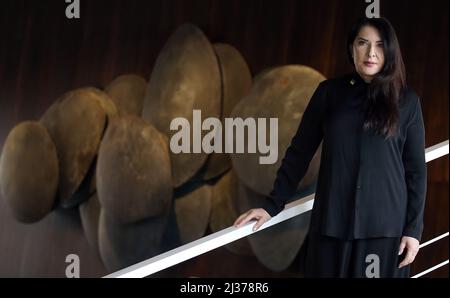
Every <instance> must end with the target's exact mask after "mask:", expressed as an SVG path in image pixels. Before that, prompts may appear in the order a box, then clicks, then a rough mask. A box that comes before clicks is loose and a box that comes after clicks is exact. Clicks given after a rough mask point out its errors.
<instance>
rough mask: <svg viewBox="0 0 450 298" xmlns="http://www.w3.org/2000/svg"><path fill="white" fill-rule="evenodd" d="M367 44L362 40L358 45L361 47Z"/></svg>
mask: <svg viewBox="0 0 450 298" xmlns="http://www.w3.org/2000/svg"><path fill="white" fill-rule="evenodd" d="M365 44H366V42H365V41H362V40H360V41H359V42H358V45H360V46H362V45H365Z"/></svg>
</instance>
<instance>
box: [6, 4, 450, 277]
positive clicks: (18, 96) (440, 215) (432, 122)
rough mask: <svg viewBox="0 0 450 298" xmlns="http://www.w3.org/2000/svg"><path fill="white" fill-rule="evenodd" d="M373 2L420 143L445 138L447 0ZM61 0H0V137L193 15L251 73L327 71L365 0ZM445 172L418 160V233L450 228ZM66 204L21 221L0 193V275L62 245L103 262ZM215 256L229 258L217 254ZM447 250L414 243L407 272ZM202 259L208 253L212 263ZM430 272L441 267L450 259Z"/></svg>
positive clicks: (56, 258)
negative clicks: (409, 99)
mask: <svg viewBox="0 0 450 298" xmlns="http://www.w3.org/2000/svg"><path fill="white" fill-rule="evenodd" d="M380 2H381V14H382V15H383V16H385V17H387V18H388V19H389V20H390V21H391V22H392V24H393V26H394V27H395V28H396V30H397V34H398V37H399V41H400V44H401V47H402V52H403V55H404V60H405V63H406V68H407V74H408V83H409V85H410V86H411V87H412V88H413V89H414V90H415V91H416V92H417V93H418V94H419V95H420V96H421V99H422V105H423V113H424V118H425V125H426V145H427V146H431V145H434V144H436V143H439V142H441V141H444V140H447V139H448V127H449V126H448V101H449V97H448V91H449V90H448V71H449V70H448V63H449V61H448V50H449V48H448V1H447V0H440V1H437V0H433V1H423V0H416V1H412V0H396V1H387V0H384V1H383V0H381V1H380ZM66 5H67V4H66V3H65V1H63V0H49V1H37V0H35V1H32V0H28V1H25V0H6V1H2V4H1V6H2V8H1V10H0V146H1V145H2V144H3V142H4V140H5V138H6V136H7V133H8V132H9V131H10V130H11V128H12V127H13V126H14V125H16V124H18V123H19V122H20V121H23V120H29V119H38V118H39V117H40V116H41V115H42V113H43V112H44V111H45V110H46V109H47V108H48V106H49V105H50V104H51V103H52V102H53V101H54V100H55V99H56V98H57V97H58V96H59V95H61V94H62V93H63V92H65V91H68V90H71V89H74V88H77V87H81V86H86V85H90V86H97V87H102V86H105V85H106V84H107V83H108V82H110V81H111V80H112V79H113V78H115V77H116V76H118V75H120V74H123V73H137V74H140V75H142V76H144V77H146V78H148V77H149V75H150V73H151V70H152V67H153V64H154V62H155V59H156V57H157V54H158V52H159V51H160V49H161V48H162V46H163V45H164V43H165V41H166V40H167V38H168V37H169V35H170V34H171V33H172V32H173V31H174V30H175V29H176V28H177V26H179V25H181V24H182V23H184V22H192V23H194V24H196V25H198V26H199V27H200V28H201V29H202V30H203V31H204V32H205V34H206V35H207V36H208V38H209V39H210V40H211V41H212V42H226V43H230V44H232V45H233V46H235V47H236V48H237V49H238V50H240V51H241V53H242V54H243V56H244V57H245V59H246V60H247V61H248V63H249V65H250V68H251V70H252V72H253V74H257V73H258V72H260V71H261V70H263V69H265V68H268V67H272V66H277V65H283V64H304V65H308V66H310V67H313V68H315V69H317V70H318V71H320V72H322V73H323V74H324V75H325V76H326V77H333V76H338V75H341V74H343V73H345V72H348V71H350V70H352V69H351V65H350V64H349V63H348V62H347V58H346V52H345V39H346V34H347V31H348V30H349V28H350V26H351V24H352V23H353V22H354V21H355V20H356V18H357V17H359V16H361V15H363V14H364V11H365V7H366V5H367V4H366V3H365V1H364V0H345V1H337V0H335V1H333V0H276V1H275V0H273V1H272V0H216V1H214V0H159V1H156V0H152V1H148V0H129V1H125V0H123V1H119V0H95V1H92V0H81V19H78V20H68V19H67V18H66V17H65V8H66ZM448 173H449V169H448V156H447V157H445V158H441V159H439V160H436V161H433V162H431V163H430V164H429V165H428V177H429V178H428V197H427V204H426V214H425V231H424V237H423V240H424V241H426V240H429V239H431V238H433V237H435V236H437V235H440V234H442V233H444V232H447V231H448V218H449V217H448V181H449V177H448ZM62 213H64V212H62ZM66 213H68V214H61V212H58V213H53V214H51V215H50V216H48V217H47V218H45V219H44V220H43V221H41V222H39V223H37V224H34V225H21V224H19V223H17V222H16V221H15V220H14V219H13V218H12V217H11V214H10V212H9V210H8V209H7V206H5V203H4V200H3V198H0V276H64V268H65V266H66V264H65V263H64V260H65V256H66V255H67V254H69V253H77V254H79V255H80V257H81V273H82V275H83V276H100V275H102V274H104V273H105V272H106V271H105V269H104V268H103V266H102V265H101V263H100V262H99V261H98V258H97V256H96V255H95V254H94V253H93V252H92V251H91V250H89V248H88V246H87V243H86V241H85V240H84V237H83V235H82V231H81V228H80V224H79V219H78V217H77V215H76V214H73V213H70V212H66ZM224 257H226V258H228V259H227V262H225V263H227V264H228V265H229V264H233V266H226V264H223V263H224V262H223V261H221V259H222V260H223V258H224ZM447 258H448V238H446V239H444V240H441V241H439V242H438V243H435V244H433V245H431V246H430V247H427V248H425V249H423V250H421V252H420V253H419V255H418V257H417V261H416V262H415V263H414V265H413V272H420V271H421V270H423V269H426V268H428V267H431V266H432V265H435V264H437V263H440V262H441V261H444V260H446V259H447ZM228 260H229V261H228ZM212 262H217V263H214V268H215V270H214V271H213V270H211V264H212ZM293 266H295V265H293ZM249 268H251V269H249ZM291 269H292V268H291ZM294 269H295V268H294ZM291 271H292V272H293V273H292V274H294V275H295V270H288V271H286V272H284V273H281V274H280V275H275V274H274V273H271V272H269V271H268V270H265V269H264V268H262V266H259V265H258V263H257V261H256V260H255V259H254V258H243V257H235V256H233V255H231V254H228V253H227V252H226V251H224V250H222V249H219V250H217V251H213V252H210V253H208V254H205V255H203V256H201V257H198V258H196V259H195V260H192V261H189V262H186V263H184V264H181V265H178V266H176V267H175V268H173V269H172V270H171V271H170V272H171V274H174V275H175V274H179V275H187V276H234V275H236V276H237V275H239V276H243V275H244V276H245V275H251V276H274V275H275V276H290V272H291ZM167 272H169V271H167ZM168 274H169V273H168ZM429 276H448V265H447V266H445V267H443V268H442V269H440V270H438V271H435V272H434V273H432V274H429Z"/></svg>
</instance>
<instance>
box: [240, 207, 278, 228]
mask: <svg viewBox="0 0 450 298" xmlns="http://www.w3.org/2000/svg"><path fill="white" fill-rule="evenodd" d="M269 218H270V215H269V214H268V213H267V212H266V211H265V210H264V209H261V208H259V209H250V210H249V211H247V212H245V213H243V214H241V216H239V217H238V219H236V221H235V222H234V224H233V225H234V226H236V227H238V228H239V227H241V226H243V225H244V224H246V223H247V222H249V221H250V220H252V219H256V220H257V222H256V224H255V225H254V226H253V231H256V230H258V229H259V227H261V226H262V225H263V224H264V223H265V222H266V221H267V220H269Z"/></svg>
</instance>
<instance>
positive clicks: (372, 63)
mask: <svg viewBox="0 0 450 298" xmlns="http://www.w3.org/2000/svg"><path fill="white" fill-rule="evenodd" d="M364 65H365V66H367V67H372V66H375V65H377V64H376V63H374V62H364Z"/></svg>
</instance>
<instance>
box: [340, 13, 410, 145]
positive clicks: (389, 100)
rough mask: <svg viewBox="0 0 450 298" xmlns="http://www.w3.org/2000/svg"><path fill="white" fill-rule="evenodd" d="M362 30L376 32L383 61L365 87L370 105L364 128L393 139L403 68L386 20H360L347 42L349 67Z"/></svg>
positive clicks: (404, 75)
mask: <svg viewBox="0 0 450 298" xmlns="http://www.w3.org/2000/svg"><path fill="white" fill-rule="evenodd" d="M364 26H371V27H374V28H376V29H377V30H378V32H379V34H380V37H381V39H382V41H383V48H384V59H385V62H384V66H383V68H382V69H381V71H380V72H379V73H378V74H376V76H375V77H374V78H373V80H372V81H371V83H370V85H369V87H368V91H367V96H368V101H369V105H368V109H367V114H366V119H365V122H364V128H365V129H368V128H374V129H375V131H376V133H377V134H378V135H381V136H384V137H385V138H388V137H390V136H393V135H395V133H396V130H397V125H398V121H399V108H398V103H399V100H400V98H401V96H402V92H403V91H404V89H405V87H406V74H405V65H404V63H403V58H402V54H401V51H400V45H399V43H398V39H397V35H396V34H395V30H394V28H393V27H392V25H391V23H390V22H389V21H388V20H386V19H385V18H373V19H369V18H360V19H359V20H358V21H357V22H356V24H355V25H354V26H353V28H352V30H351V31H350V33H349V35H348V39H347V51H348V57H349V60H350V63H352V64H354V63H353V58H352V53H351V49H352V45H353V42H354V41H355V38H356V37H357V35H358V33H359V31H360V29H361V28H362V27H364Z"/></svg>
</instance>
